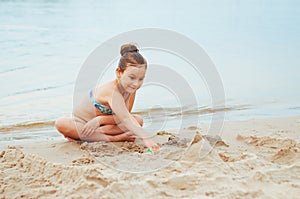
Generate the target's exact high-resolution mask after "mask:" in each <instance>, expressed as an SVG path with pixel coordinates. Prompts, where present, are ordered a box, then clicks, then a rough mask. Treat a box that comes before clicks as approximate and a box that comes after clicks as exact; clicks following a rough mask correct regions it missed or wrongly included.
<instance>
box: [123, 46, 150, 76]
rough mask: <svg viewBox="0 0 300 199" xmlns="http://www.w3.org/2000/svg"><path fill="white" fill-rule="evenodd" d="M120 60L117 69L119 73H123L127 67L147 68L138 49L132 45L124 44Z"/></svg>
mask: <svg viewBox="0 0 300 199" xmlns="http://www.w3.org/2000/svg"><path fill="white" fill-rule="evenodd" d="M120 53H121V56H122V57H121V58H120V61H119V68H120V71H121V72H124V71H125V70H126V68H127V66H129V65H130V66H137V67H138V66H139V65H144V66H145V67H146V68H147V61H146V60H145V58H144V57H143V56H142V55H141V54H140V53H139V49H138V48H137V47H136V46H135V45H134V44H124V45H122V46H121V50H120Z"/></svg>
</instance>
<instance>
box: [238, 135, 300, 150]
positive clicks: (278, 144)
mask: <svg viewBox="0 0 300 199" xmlns="http://www.w3.org/2000/svg"><path fill="white" fill-rule="evenodd" d="M237 140H239V141H243V142H245V143H246V144H249V145H254V146H263V147H267V148H272V149H278V148H289V147H296V146H297V142H296V141H295V140H293V139H277V138H271V137H267V136H266V137H257V136H242V135H237Z"/></svg>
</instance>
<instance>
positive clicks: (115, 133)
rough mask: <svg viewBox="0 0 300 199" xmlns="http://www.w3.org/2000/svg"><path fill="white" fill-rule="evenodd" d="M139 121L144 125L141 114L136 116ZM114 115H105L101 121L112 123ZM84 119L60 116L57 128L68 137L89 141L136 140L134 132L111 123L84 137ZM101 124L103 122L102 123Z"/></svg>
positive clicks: (56, 124)
mask: <svg viewBox="0 0 300 199" xmlns="http://www.w3.org/2000/svg"><path fill="white" fill-rule="evenodd" d="M134 118H135V119H136V120H137V122H138V123H139V124H140V125H141V126H142V125H143V120H142V118H141V117H140V116H134ZM112 119H113V118H112V116H103V119H101V120H100V121H102V122H108V123H112V121H113V120H112ZM84 124H85V123H84V121H77V120H76V119H75V118H67V117H63V118H59V119H58V120H57V121H56V122H55V127H56V129H57V130H58V131H59V132H60V133H62V134H63V135H64V136H65V137H66V138H67V139H68V138H71V139H69V140H72V139H76V140H81V139H84V140H88V141H134V139H135V137H134V136H133V135H132V133H129V132H124V131H122V130H121V129H120V128H119V127H118V126H117V125H114V124H110V125H104V124H102V125H103V126H101V127H99V128H98V129H97V130H96V132H95V133H93V134H92V135H91V136H89V137H85V138H82V137H81V136H80V132H81V130H82V128H83V126H84ZM100 125H101V124H100Z"/></svg>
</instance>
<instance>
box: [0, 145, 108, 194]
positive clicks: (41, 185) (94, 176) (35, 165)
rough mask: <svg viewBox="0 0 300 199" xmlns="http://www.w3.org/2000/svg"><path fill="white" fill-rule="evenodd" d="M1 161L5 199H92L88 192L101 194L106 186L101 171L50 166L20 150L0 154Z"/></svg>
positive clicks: (10, 150) (106, 182) (57, 165)
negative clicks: (42, 198)
mask: <svg viewBox="0 0 300 199" xmlns="http://www.w3.org/2000/svg"><path fill="white" fill-rule="evenodd" d="M0 160H1V165H0V167H1V171H2V172H1V174H0V176H1V180H0V181H1V188H0V193H1V194H3V193H6V194H5V198H14V197H16V196H19V197H24V198H40V197H49V198H53V197H58V196H59V197H67V196H68V197H72V196H73V197H76V196H78V194H80V195H85V196H87V197H92V196H93V193H91V192H94V193H100V191H101V190H103V189H104V188H105V187H106V186H107V185H108V183H109V181H107V179H104V178H103V176H102V175H101V170H100V169H93V168H85V167H72V166H64V165H60V164H52V163H50V162H48V161H46V160H45V159H43V158H41V157H39V156H36V155H32V154H24V153H23V152H22V151H21V150H20V149H8V150H5V151H3V152H2V153H1V155H0ZM79 176H80V177H79ZM16 182H17V184H16ZM70 187H71V188H70Z"/></svg>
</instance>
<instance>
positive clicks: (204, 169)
mask: <svg viewBox="0 0 300 199" xmlns="http://www.w3.org/2000/svg"><path fill="white" fill-rule="evenodd" d="M207 128H208V126H207V125H201V126H199V127H195V126H190V127H189V128H186V129H185V130H184V131H183V132H180V133H178V132H177V133H176V132H173V131H172V132H171V133H172V134H173V135H175V136H177V137H178V140H175V141H176V142H173V141H174V140H172V143H171V142H170V135H168V134H164V135H157V136H156V137H155V141H157V142H158V143H160V144H161V145H162V146H161V153H160V155H158V156H153V155H151V154H147V153H145V152H143V150H144V148H143V146H142V145H141V143H140V142H139V141H136V143H134V144H132V143H114V144H112V145H111V144H105V143H84V142H83V143H82V142H72V143H70V142H67V141H64V140H63V139H62V140H52V141H42V142H27V143H18V144H16V145H15V146H14V145H13V144H10V145H11V146H9V147H8V146H7V145H6V146H4V145H2V146H1V147H0V151H1V153H0V154H1V155H0V161H1V184H2V186H1V188H0V193H1V195H2V196H3V197H4V198H14V197H21V196H24V197H32V198H37V197H42V198H53V197H54V196H55V197H61V198H72V197H86V198H93V197H95V196H102V197H104V198H118V197H122V198H123V197H131V196H132V197H154V196H157V195H158V196H160V197H161V198H174V197H202V198H203V197H206V198H209V197H214V198H221V197H225V198H239V197H246V198H253V197H255V198H265V197H270V198H285V197H286V195H287V194H288V195H289V196H290V198H296V197H297V196H298V195H299V194H300V177H299V175H297V173H300V144H299V143H300V137H299V133H300V132H299V131H300V116H294V117H285V118H271V119H250V120H246V121H225V123H224V126H223V131H222V133H221V135H220V138H221V140H218V141H215V147H213V148H211V145H212V143H211V142H208V139H206V137H205V134H206V132H207ZM196 132H198V133H200V134H199V135H200V137H199V139H198V141H197V142H195V134H196ZM168 140H169V141H168ZM217 142H218V143H221V144H219V145H217V144H216V143H217ZM222 143H223V144H222ZM209 144H210V145H209ZM7 147H8V148H7ZM124 171H126V172H124Z"/></svg>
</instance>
